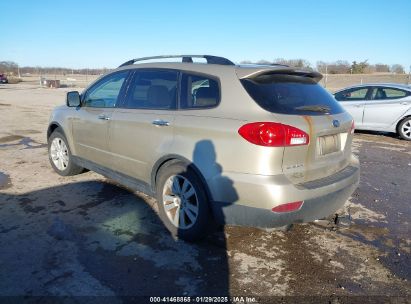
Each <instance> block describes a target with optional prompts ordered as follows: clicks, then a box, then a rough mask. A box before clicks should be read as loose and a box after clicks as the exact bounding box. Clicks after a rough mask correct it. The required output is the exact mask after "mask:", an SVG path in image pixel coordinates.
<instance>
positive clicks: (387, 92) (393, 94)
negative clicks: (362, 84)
mask: <svg viewBox="0 0 411 304" xmlns="http://www.w3.org/2000/svg"><path fill="white" fill-rule="evenodd" d="M407 95H409V94H408V92H406V91H403V90H400V89H394V88H381V87H380V88H375V89H374V92H373V96H372V98H373V99H375V100H384V99H397V98H403V97H405V96H407Z"/></svg>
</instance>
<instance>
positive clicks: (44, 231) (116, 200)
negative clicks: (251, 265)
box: [0, 141, 236, 297]
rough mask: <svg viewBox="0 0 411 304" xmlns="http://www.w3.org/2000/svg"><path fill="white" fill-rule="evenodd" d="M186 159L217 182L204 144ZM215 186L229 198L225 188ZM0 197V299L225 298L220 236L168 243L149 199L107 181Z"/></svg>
mask: <svg viewBox="0 0 411 304" xmlns="http://www.w3.org/2000/svg"><path fill="white" fill-rule="evenodd" d="M205 152H206V153H205ZM204 153H205V154H204ZM193 154H194V157H193V159H194V161H200V160H202V161H204V162H205V164H206V166H207V167H208V168H210V170H212V171H213V174H214V175H216V174H217V175H218V174H220V175H221V173H222V168H221V166H220V165H219V164H218V163H217V162H216V154H215V151H214V146H213V144H212V142H211V141H202V142H199V143H198V144H197V146H196V149H194V152H193ZM223 180H225V182H224V187H227V191H229V192H230V191H232V198H233V199H234V198H236V195H235V190H234V188H232V182H231V181H230V180H229V179H228V178H223ZM13 184H15V183H13ZM230 187H231V188H232V189H230ZM11 190H12V189H11ZM11 190H10V189H7V191H11ZM4 191H6V190H4ZM4 191H3V192H2V193H0V214H1V216H0V219H1V220H0V236H1V238H0V246H1V248H3V250H1V251H0V261H7V263H1V267H2V271H0V282H2V283H1V284H0V294H1V295H20V296H22V295H24V296H30V295H34V296H44V295H64V296H78V295H87V296H101V295H110V296H116V297H129V296H187V295H196V296H197V295H202V296H205V295H209V296H216V295H218V296H228V295H229V289H230V286H229V283H230V282H229V277H230V275H229V265H228V256H227V242H226V239H225V235H224V231H222V229H217V230H215V231H211V234H210V235H209V236H208V237H207V238H205V239H204V240H202V241H200V242H198V243H187V242H184V241H182V240H179V239H176V238H174V237H172V236H171V235H170V233H169V232H168V230H167V229H166V228H165V227H164V225H163V223H162V222H161V220H160V219H159V217H158V214H157V208H156V203H155V201H154V199H153V198H150V197H148V196H146V195H144V194H141V193H137V192H134V191H132V190H129V189H126V188H124V187H122V186H120V185H118V184H116V183H114V182H112V181H109V180H105V181H99V180H93V181H81V182H72V183H68V184H64V185H61V186H55V187H50V188H44V189H39V190H35V191H32V192H27V193H23V194H19V195H15V194H8V193H5V192H4ZM233 202H234V201H233ZM217 210H218V208H217ZM220 212H222V210H220ZM222 224H224V223H222ZM16 257H17V258H16Z"/></svg>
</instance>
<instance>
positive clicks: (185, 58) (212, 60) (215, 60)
mask: <svg viewBox="0 0 411 304" xmlns="http://www.w3.org/2000/svg"><path fill="white" fill-rule="evenodd" d="M166 58H182V62H185V63H193V58H204V59H205V60H207V64H221V65H235V64H234V63H233V62H232V61H231V60H228V59H227V58H224V57H218V56H212V55H162V56H151V57H141V58H136V59H131V60H129V61H126V62H124V63H123V64H122V65H120V66H119V67H122V66H126V65H131V64H134V63H136V62H138V61H146V60H152V59H166Z"/></svg>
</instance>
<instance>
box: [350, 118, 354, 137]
mask: <svg viewBox="0 0 411 304" xmlns="http://www.w3.org/2000/svg"><path fill="white" fill-rule="evenodd" d="M354 131H355V123H354V119H353V120H352V123H351V129H350V133H351V134H354Z"/></svg>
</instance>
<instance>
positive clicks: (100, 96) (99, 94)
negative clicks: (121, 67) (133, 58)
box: [83, 71, 128, 108]
mask: <svg viewBox="0 0 411 304" xmlns="http://www.w3.org/2000/svg"><path fill="white" fill-rule="evenodd" d="M127 75H128V71H122V72H118V73H114V74H111V75H108V76H106V77H104V78H103V79H101V80H100V81H99V82H97V83H96V84H95V85H93V86H92V87H91V88H90V89H89V90H88V91H87V92H86V94H85V96H84V100H83V105H84V106H86V107H92V108H114V107H115V106H116V104H117V100H118V97H119V94H120V91H121V88H122V86H123V83H124V81H125V79H126V78H127Z"/></svg>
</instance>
